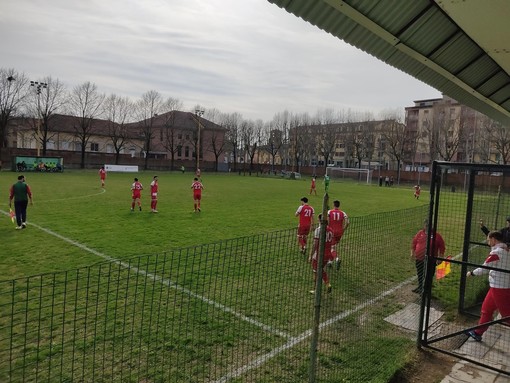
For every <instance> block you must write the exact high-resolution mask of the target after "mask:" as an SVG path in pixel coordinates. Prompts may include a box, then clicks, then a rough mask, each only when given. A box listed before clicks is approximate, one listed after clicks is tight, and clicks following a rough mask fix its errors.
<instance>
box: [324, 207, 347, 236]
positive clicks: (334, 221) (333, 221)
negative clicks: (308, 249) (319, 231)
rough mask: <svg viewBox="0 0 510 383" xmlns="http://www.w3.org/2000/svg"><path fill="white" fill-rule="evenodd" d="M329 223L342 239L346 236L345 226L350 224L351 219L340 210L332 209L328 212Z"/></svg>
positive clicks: (336, 234)
mask: <svg viewBox="0 0 510 383" xmlns="http://www.w3.org/2000/svg"><path fill="white" fill-rule="evenodd" d="M328 221H329V226H330V227H331V230H333V233H334V234H335V236H340V237H341V236H342V235H343V234H344V228H345V225H347V224H348V223H349V217H347V214H345V212H343V211H342V210H340V209H331V210H329V211H328Z"/></svg>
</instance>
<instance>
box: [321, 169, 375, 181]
mask: <svg viewBox="0 0 510 383" xmlns="http://www.w3.org/2000/svg"><path fill="white" fill-rule="evenodd" d="M326 175H327V176H329V178H330V179H332V180H334V179H344V178H348V179H351V180H355V181H358V182H361V181H362V180H365V179H366V182H367V185H370V184H371V183H372V170H371V169H358V168H336V167H330V166H328V167H327V168H326Z"/></svg>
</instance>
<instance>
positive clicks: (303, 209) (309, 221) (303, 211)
mask: <svg viewBox="0 0 510 383" xmlns="http://www.w3.org/2000/svg"><path fill="white" fill-rule="evenodd" d="M295 215H296V217H299V226H298V233H297V236H298V244H299V247H300V249H301V253H303V254H304V253H305V252H306V243H307V241H308V234H310V230H311V228H312V225H313V224H315V222H314V221H315V217H314V210H313V207H311V206H310V205H308V198H306V197H303V198H301V206H299V207H298V209H297V211H296V214H295Z"/></svg>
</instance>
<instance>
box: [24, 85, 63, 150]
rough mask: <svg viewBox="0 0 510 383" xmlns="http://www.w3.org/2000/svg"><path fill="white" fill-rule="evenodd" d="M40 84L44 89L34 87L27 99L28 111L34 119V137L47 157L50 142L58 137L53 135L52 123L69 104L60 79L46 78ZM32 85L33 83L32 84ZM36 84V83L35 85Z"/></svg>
mask: <svg viewBox="0 0 510 383" xmlns="http://www.w3.org/2000/svg"><path fill="white" fill-rule="evenodd" d="M38 83H39V84H44V86H43V87H41V86H40V85H39V86H35V87H34V86H32V85H31V88H33V89H31V90H32V92H29V97H28V98H27V111H28V114H29V115H30V116H33V117H34V118H33V119H32V120H31V121H33V123H34V127H33V128H34V133H33V136H34V137H35V139H36V140H38V141H39V142H38V147H41V148H42V155H43V156H45V155H46V150H47V146H48V142H49V141H50V140H51V139H52V138H53V137H54V136H55V135H56V133H55V132H54V133H51V132H52V129H51V122H52V120H53V119H54V117H55V115H56V114H57V113H58V112H59V111H63V109H64V107H65V105H66V104H67V96H68V94H67V91H66V87H65V86H64V84H63V83H62V82H60V81H59V80H58V79H53V78H51V77H46V78H44V79H43V80H42V81H38ZM31 84H32V83H31ZM34 84H35V83H34Z"/></svg>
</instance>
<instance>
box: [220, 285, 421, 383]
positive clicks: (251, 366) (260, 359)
mask: <svg viewBox="0 0 510 383" xmlns="http://www.w3.org/2000/svg"><path fill="white" fill-rule="evenodd" d="M416 278H417V277H416V276H414V277H411V278H409V279H407V280H405V281H404V282H401V283H399V284H398V285H396V286H394V287H392V288H391V289H389V290H386V291H384V292H383V293H381V294H380V295H378V296H377V297H375V298H372V299H370V300H368V301H366V302H364V303H362V304H360V305H358V306H356V307H354V308H353V309H351V310H347V311H344V312H342V313H340V314H338V315H337V316H334V317H333V318H330V319H328V320H327V321H325V322H322V323H321V324H320V325H319V328H320V329H321V330H322V329H324V328H326V327H328V326H330V325H332V324H333V323H335V322H338V321H340V320H342V319H344V318H346V317H348V316H349V315H352V314H354V313H356V312H358V311H360V310H363V309H364V308H366V307H367V306H370V305H373V304H374V303H376V302H377V301H380V300H381V299H383V298H384V297H386V296H387V295H390V294H392V293H394V292H395V291H397V290H399V289H401V288H402V287H404V286H405V285H407V284H409V283H411V282H412V281H413V280H415V279H416ZM310 336H312V330H306V331H305V332H303V333H302V334H300V335H298V336H296V337H293V338H290V339H289V341H288V342H287V343H285V344H283V345H281V346H279V347H276V348H275V349H274V350H272V351H270V352H268V353H267V354H264V355H262V356H260V357H258V358H257V359H255V360H253V361H251V362H250V363H248V364H246V365H244V366H242V367H239V368H238V369H236V370H234V371H231V372H229V373H228V374H227V375H225V376H223V377H222V378H220V379H218V380H215V381H214V383H225V382H228V381H229V380H230V379H234V378H238V377H239V376H241V375H243V374H244V373H246V372H248V371H249V370H252V369H254V368H257V367H259V366H261V365H262V364H264V363H265V362H267V361H268V360H270V359H272V358H274V357H275V356H277V355H278V354H280V353H282V352H283V351H286V350H288V349H290V348H292V347H294V346H295V345H297V344H298V343H300V342H302V341H304V340H306V339H307V338H309V337H310Z"/></svg>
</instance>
